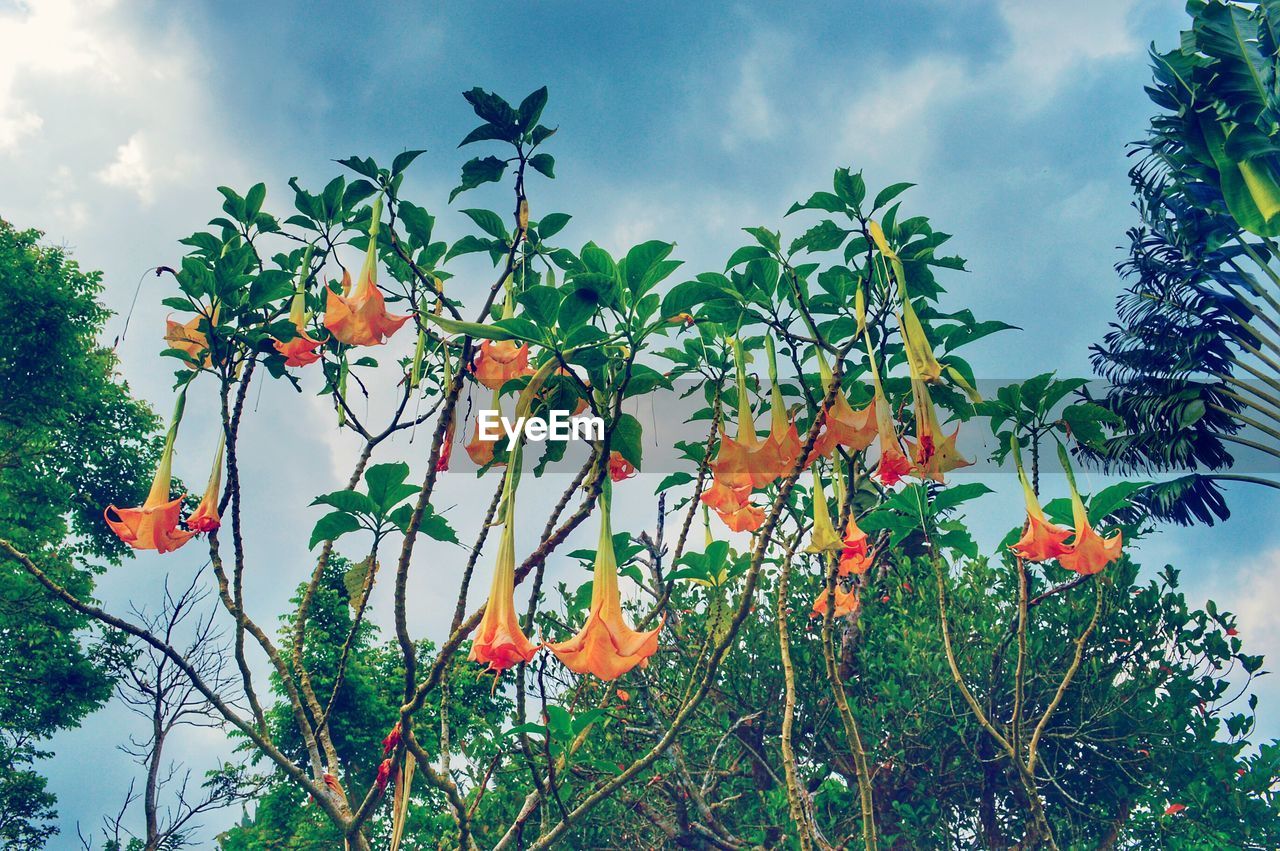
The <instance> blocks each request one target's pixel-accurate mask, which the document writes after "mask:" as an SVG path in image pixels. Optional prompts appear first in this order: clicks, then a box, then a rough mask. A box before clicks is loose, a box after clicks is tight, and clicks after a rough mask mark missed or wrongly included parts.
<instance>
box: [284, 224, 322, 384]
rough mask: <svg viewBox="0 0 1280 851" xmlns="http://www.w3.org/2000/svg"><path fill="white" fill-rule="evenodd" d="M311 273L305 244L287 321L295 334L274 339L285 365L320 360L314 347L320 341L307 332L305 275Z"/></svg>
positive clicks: (304, 364) (296, 364)
mask: <svg viewBox="0 0 1280 851" xmlns="http://www.w3.org/2000/svg"><path fill="white" fill-rule="evenodd" d="M310 274H311V246H310V245H308V246H307V250H306V252H305V253H304V254H303V255H302V266H301V267H300V268H299V271H298V287H297V289H296V290H295V291H294V293H293V303H292V304H291V305H290V306H289V321H290V322H292V323H293V327H294V330H295V331H297V334H296V335H295V336H294V337H293V338H292V339H290V340H287V341H284V342H282V341H280V340H276V341H275V349H276V351H277V352H279V353H280V354H282V355H284V365H285V366H306V365H307V364H309V363H315V362H316V361H318V360H320V355H319V354H318V353H317V352H316V349H318V348H320V341H319V340H316V339H313V338H312V337H311V335H310V334H308V333H307V319H308V316H307V276H308V275H310Z"/></svg>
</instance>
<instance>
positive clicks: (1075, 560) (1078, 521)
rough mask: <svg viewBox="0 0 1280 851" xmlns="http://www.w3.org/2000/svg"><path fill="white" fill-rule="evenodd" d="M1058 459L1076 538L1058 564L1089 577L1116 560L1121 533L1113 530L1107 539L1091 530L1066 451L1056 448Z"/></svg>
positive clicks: (1119, 553)
mask: <svg viewBox="0 0 1280 851" xmlns="http://www.w3.org/2000/svg"><path fill="white" fill-rule="evenodd" d="M1058 457H1059V458H1060V459H1061V460H1062V469H1064V470H1065V471H1066V473H1067V485H1068V486H1069V487H1070V488H1071V512H1072V516H1073V517H1074V520H1075V526H1076V536H1075V539H1074V540H1072V542H1071V544H1070V546H1069V548H1068V549H1067V551H1066V552H1064V553H1062V554H1061V555H1059V556H1058V564H1060V565H1062V566H1063V567H1065V568H1066V569H1067V570H1074V571H1075V572H1076V573H1079V574H1083V575H1086V576H1087V575H1089V574H1092V573H1098V572H1099V571H1101V570H1102V569H1103V568H1104V567H1106V566H1107V565H1108V564H1110V563H1111V562H1113V561H1116V560H1117V559H1119V558H1120V556H1121V552H1120V548H1121V545H1122V535H1123V533H1122V532H1120V531H1117V532H1116V533H1115V534H1114V535H1112V536H1111V537H1110V538H1103V537H1101V536H1100V535H1098V533H1097V532H1095V531H1093V527H1092V526H1090V525H1089V512H1088V511H1086V510H1085V507H1084V500H1082V499H1081V498H1080V491H1078V490H1077V489H1076V477H1075V473H1073V472H1072V471H1071V462H1070V461H1069V460H1068V459H1067V453H1066V450H1065V449H1063V448H1062V447H1061V446H1059V447H1058Z"/></svg>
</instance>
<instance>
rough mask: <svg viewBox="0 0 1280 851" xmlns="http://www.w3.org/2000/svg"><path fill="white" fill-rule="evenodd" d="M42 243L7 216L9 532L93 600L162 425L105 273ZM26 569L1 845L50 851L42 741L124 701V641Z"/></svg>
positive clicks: (0, 752) (0, 377)
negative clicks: (121, 353)
mask: <svg viewBox="0 0 1280 851" xmlns="http://www.w3.org/2000/svg"><path fill="white" fill-rule="evenodd" d="M39 240H40V234H39V232H37V231H34V230H27V231H19V230H16V229H15V228H14V227H13V226H12V225H10V224H9V223H7V222H4V221H3V220H0V305H3V310H0V535H3V536H4V537H5V538H8V539H10V540H13V541H14V542H15V543H18V544H20V546H22V547H23V548H25V549H27V550H29V551H31V552H37V553H40V554H41V557H42V558H43V559H45V560H46V562H47V564H48V565H49V571H50V573H51V575H53V576H56V577H58V579H59V581H61V582H63V583H65V584H66V585H67V587H68V588H70V589H72V590H73V591H74V593H76V594H79V595H85V596H87V595H88V594H89V593H90V592H91V590H92V588H93V571H94V570H95V569H96V568H93V567H91V566H90V560H97V559H102V558H105V559H108V560H118V559H119V558H120V556H122V555H123V554H124V552H125V551H126V549H127V548H126V547H124V545H123V544H121V542H120V541H119V540H118V539H117V538H116V537H115V536H114V535H112V534H111V533H110V531H109V530H108V529H107V526H106V524H105V523H104V522H103V520H102V506H103V505H106V504H109V503H113V502H120V503H124V504H128V503H130V502H131V501H132V500H134V499H136V498H137V497H138V495H139V494H140V493H142V492H144V491H145V490H146V479H147V476H148V475H149V473H150V469H151V467H152V466H153V465H154V463H155V458H156V454H157V449H158V446H157V444H156V443H155V441H154V440H153V438H152V435H153V433H154V431H155V427H156V421H155V418H154V416H152V414H151V413H150V411H149V410H148V409H147V408H146V406H145V405H143V404H142V403H141V402H138V401H137V400H135V399H133V398H132V397H131V396H130V395H129V391H128V388H127V386H126V385H124V384H122V383H120V382H118V381H117V380H116V379H115V376H114V374H113V373H114V370H115V365H116V361H115V357H114V355H113V354H112V352H111V351H110V350H109V349H107V348H105V347H103V346H101V345H100V344H99V343H98V336H99V334H100V333H101V332H102V327H103V323H104V322H105V321H106V318H107V316H108V315H109V314H108V312H107V310H106V309H105V308H103V307H102V306H101V305H100V304H99V303H98V297H99V294H100V293H101V289H102V286H101V282H100V276H99V275H98V274H97V273H85V272H82V271H81V270H80V269H79V267H78V266H77V265H76V264H75V263H74V262H73V261H71V260H69V259H68V258H67V256H66V255H65V254H64V253H63V252H62V251H61V250H59V249H56V248H52V247H48V246H42V245H41V244H40V242H39ZM16 567H17V566H16V565H14V564H13V563H12V562H6V563H5V564H4V565H3V566H2V567H0V682H3V684H4V687H3V688H0V775H3V777H4V780H3V781H0V813H3V814H4V815H3V816H0V838H3V839H4V840H5V841H6V842H9V843H12V844H13V847H31V848H38V847H42V845H43V843H44V842H45V840H47V839H48V838H49V837H50V836H52V835H53V833H54V828H53V826H52V825H50V824H49V823H48V820H49V819H50V818H51V817H52V816H53V815H54V810H53V805H54V803H55V801H54V798H53V796H52V795H51V794H49V793H47V792H46V791H44V780H43V778H41V777H40V776H39V775H38V774H37V773H36V772H35V771H34V768H33V764H34V762H35V761H36V759H38V758H39V757H41V756H44V755H46V754H45V752H44V751H43V750H42V748H41V745H40V742H41V741H42V740H43V739H46V738H48V737H49V736H50V735H51V734H52V733H53V732H54V731H56V730H58V729H61V728H65V727H70V726H75V725H76V724H78V723H79V722H80V721H81V719H83V718H84V717H85V715H87V714H88V713H89V712H91V711H92V710H93V709H94V708H96V707H98V706H100V705H101V704H102V703H103V702H104V701H105V700H106V699H107V697H108V696H109V695H110V693H111V680H110V676H109V675H110V666H109V662H110V660H111V658H112V656H113V654H112V653H110V652H105V651H108V650H109V648H108V647H106V646H104V645H103V642H108V643H109V642H111V641H112V640H113V638H112V637H111V636H108V635H106V634H103V633H100V632H98V631H97V630H93V629H89V626H90V623H91V621H90V619H88V618H85V617H84V616H82V615H79V614H76V613H75V612H73V611H71V610H69V609H67V608H66V607H65V606H63V605H59V604H55V603H52V602H51V601H50V600H49V598H48V597H47V596H46V595H45V593H44V590H43V589H42V588H40V587H39V586H38V584H37V583H36V582H35V581H34V580H33V579H32V577H31V576H30V575H28V574H27V573H26V572H25V571H23V570H20V569H15V568H16ZM86 642H89V644H88V645H86Z"/></svg>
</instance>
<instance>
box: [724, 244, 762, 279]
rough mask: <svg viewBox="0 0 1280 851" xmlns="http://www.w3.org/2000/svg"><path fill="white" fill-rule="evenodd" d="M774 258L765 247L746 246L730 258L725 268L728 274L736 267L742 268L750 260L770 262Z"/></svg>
mask: <svg viewBox="0 0 1280 851" xmlns="http://www.w3.org/2000/svg"><path fill="white" fill-rule="evenodd" d="M772 256H773V255H771V254H770V253H769V251H768V249H766V248H765V247H764V246H761V245H744V246H742V247H741V248H739V249H738V250H737V251H735V252H733V254H731V255H730V256H729V262H728V263H726V264H724V268H725V271H726V272H727V271H729V270H730V269H732V268H733V267H734V266H740V265H742V264H743V263H746V262H747V261H749V260H768V259H769V258H770V257H772Z"/></svg>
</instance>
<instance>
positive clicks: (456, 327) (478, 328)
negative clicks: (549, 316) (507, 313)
mask: <svg viewBox="0 0 1280 851" xmlns="http://www.w3.org/2000/svg"><path fill="white" fill-rule="evenodd" d="M426 319H427V321H429V322H434V323H435V324H436V325H439V326H440V327H441V328H443V329H444V330H445V331H447V332H449V333H450V334H465V335H466V336H468V337H477V338H479V339H481V340H519V339H523V338H521V337H517V336H516V335H515V334H513V333H512V332H511V331H509V330H507V329H504V328H499V327H498V326H497V325H486V324H484V323H482V322H463V321H462V320H459V319H450V318H449V317H447V316H436V315H435V314H433V313H428V314H427V315H426ZM528 342H534V343H536V342H538V341H537V340H529V341H528Z"/></svg>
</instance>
